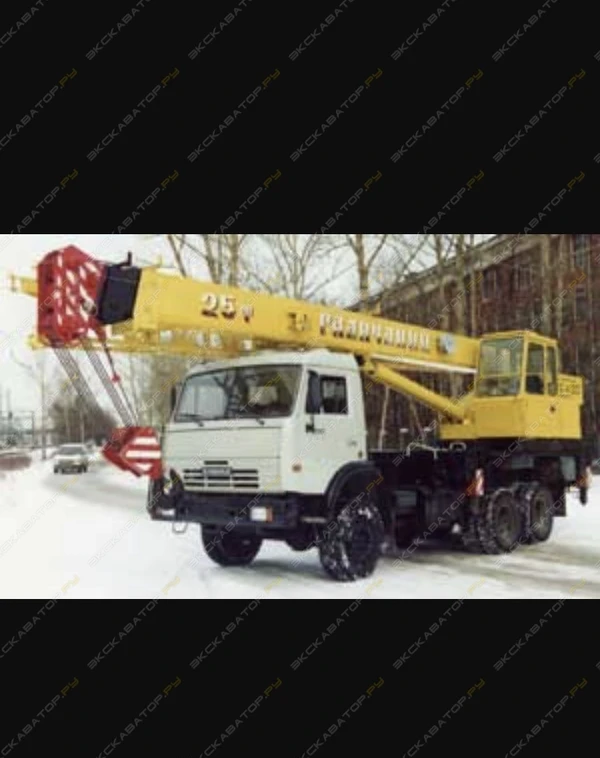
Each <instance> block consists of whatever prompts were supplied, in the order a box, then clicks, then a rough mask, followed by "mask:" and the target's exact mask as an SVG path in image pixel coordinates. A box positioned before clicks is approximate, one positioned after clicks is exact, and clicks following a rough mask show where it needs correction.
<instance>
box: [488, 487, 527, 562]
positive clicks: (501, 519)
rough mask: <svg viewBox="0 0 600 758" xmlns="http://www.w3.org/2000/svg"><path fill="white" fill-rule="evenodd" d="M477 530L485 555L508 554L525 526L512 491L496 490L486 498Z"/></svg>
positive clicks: (522, 514)
mask: <svg viewBox="0 0 600 758" xmlns="http://www.w3.org/2000/svg"><path fill="white" fill-rule="evenodd" d="M478 526H479V528H478V533H479V540H480V543H481V547H482V548H483V551H484V552H485V553H488V554H489V555H498V554H500V553H510V552H511V551H512V550H513V549H514V547H515V546H516V545H517V544H518V542H519V538H520V537H521V535H522V534H523V532H524V530H525V527H526V524H525V518H524V513H523V508H522V507H521V505H520V503H519V500H518V498H517V497H515V494H514V492H513V491H511V490H509V489H498V490H496V491H495V492H493V493H492V494H491V495H490V497H489V498H487V500H486V502H485V505H484V510H483V513H482V517H481V519H480V523H479V525H478Z"/></svg>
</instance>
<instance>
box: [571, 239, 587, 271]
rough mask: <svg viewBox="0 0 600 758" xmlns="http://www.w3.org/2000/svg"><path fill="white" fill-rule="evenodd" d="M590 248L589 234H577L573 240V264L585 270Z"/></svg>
mask: <svg viewBox="0 0 600 758" xmlns="http://www.w3.org/2000/svg"><path fill="white" fill-rule="evenodd" d="M589 249H590V235H589V234H575V235H574V242H573V266H574V267H575V268H579V269H582V270H584V271H585V269H586V262H587V255H588V252H589Z"/></svg>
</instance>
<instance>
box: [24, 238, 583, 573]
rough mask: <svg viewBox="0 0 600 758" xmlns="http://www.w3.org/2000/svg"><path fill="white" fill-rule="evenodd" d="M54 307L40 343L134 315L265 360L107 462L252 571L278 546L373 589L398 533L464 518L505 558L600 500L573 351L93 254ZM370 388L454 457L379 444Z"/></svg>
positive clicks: (180, 400)
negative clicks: (460, 377) (461, 388)
mask: <svg viewBox="0 0 600 758" xmlns="http://www.w3.org/2000/svg"><path fill="white" fill-rule="evenodd" d="M157 293H158V294H157ZM38 298H39V309H38V312H39V317H38V332H39V335H40V338H41V339H43V340H44V341H45V342H46V343H47V344H50V345H52V346H54V347H55V348H57V349H58V350H65V349H68V348H69V347H74V346H75V345H77V344H78V343H79V342H80V341H82V340H86V339H88V338H89V335H90V334H94V335H96V337H97V338H99V339H100V340H103V339H105V337H104V335H105V330H106V327H108V326H112V325H117V324H123V323H126V322H130V323H131V325H132V327H131V328H132V329H141V330H143V331H147V332H161V331H164V330H176V331H187V332H192V331H199V330H205V331H218V332H220V333H222V334H224V335H229V336H232V335H235V336H236V337H237V338H239V339H241V340H250V341H252V344H253V345H255V346H258V347H260V348H265V349H261V350H259V351H258V352H254V353H251V354H246V355H243V354H240V355H239V356H238V357H235V358H227V359H225V360H218V361H215V362H211V363H210V364H204V365H202V366H198V367H194V368H192V369H191V370H190V372H189V374H188V375H187V376H186V378H185V380H184V381H183V382H182V383H181V384H180V385H178V386H177V387H175V388H173V391H172V395H171V405H172V415H171V418H170V421H169V422H168V423H167V425H166V426H165V427H164V428H163V430H162V432H161V434H160V439H158V437H157V435H156V434H155V432H154V430H152V429H148V428H143V427H138V426H136V425H135V423H126V425H125V428H123V429H120V430H117V431H116V432H115V434H114V435H113V439H112V440H111V441H110V442H109V443H108V444H107V446H106V448H105V451H104V453H105V456H106V457H107V458H108V459H109V460H110V461H112V462H113V463H115V464H116V465H118V466H119V467H120V468H122V469H124V470H127V471H131V472H132V473H134V474H135V475H137V476H141V475H147V476H149V478H150V486H149V495H148V512H149V515H150V518H152V519H154V520H157V521H171V522H173V525H174V527H175V525H177V524H189V523H198V524H199V525H200V527H201V537H202V540H203V544H204V547H205V549H206V551H207V553H208V555H209V556H210V557H211V558H212V559H213V560H214V561H216V562H217V563H218V564H221V565H223V566H243V565H247V564H250V563H251V562H252V561H253V560H254V558H255V557H256V556H257V554H258V552H259V550H260V548H261V545H262V542H263V540H265V539H274V540H282V541H285V542H286V543H287V544H288V545H289V546H290V547H291V548H292V549H293V550H297V551H303V550H308V549H310V548H312V547H317V548H318V550H319V554H320V559H321V563H322V565H323V568H324V569H325V571H326V573H327V574H328V575H329V576H330V577H332V578H333V579H335V580H338V581H353V580H356V579H361V578H365V577H368V576H370V575H371V574H372V573H373V571H374V570H375V568H376V565H377V562H378V560H379V558H380V555H381V553H382V546H383V543H384V539H385V538H386V537H387V538H388V539H391V540H393V541H395V542H396V544H397V545H399V546H404V545H406V544H408V543H410V541H411V540H412V539H413V538H415V537H419V536H423V535H425V537H427V536H437V535H440V534H444V533H448V532H450V531H451V530H456V529H455V527H457V526H458V527H459V529H458V531H460V534H461V536H462V541H463V543H464V545H465V547H466V548H467V549H468V550H469V551H473V552H480V553H485V554H499V553H503V552H510V551H511V550H513V549H514V548H515V547H516V546H518V545H522V544H532V543H537V542H544V541H546V540H548V538H549V537H550V534H551V532H552V527H553V520H554V517H564V516H566V515H567V508H566V492H567V490H568V489H569V488H570V487H571V486H573V485H576V486H577V487H578V488H579V492H580V501H581V503H582V504H584V505H585V504H586V503H587V497H588V488H589V486H590V482H591V474H590V469H589V467H588V462H587V460H586V459H585V454H584V449H583V442H582V430H581V406H582V404H583V381H582V379H581V378H579V377H574V376H567V375H564V374H562V373H561V365H560V352H559V348H558V345H557V342H556V340H554V339H550V338H547V337H543V336H541V335H538V334H535V333H533V332H529V331H515V332H507V333H497V334H490V335H485V336H483V337H481V338H480V339H473V338H470V337H466V336H463V335H453V334H448V333H444V332H440V331H435V330H431V329H425V328H422V327H420V326H415V325H411V324H404V323H399V322H396V321H393V320H388V319H384V318H379V317H375V316H370V315H365V314H360V313H354V312H352V311H345V310H343V309H339V308H331V307H323V306H320V305H315V304H312V303H308V302H304V301H299V300H293V299H287V298H282V297H275V296H271V295H268V294H261V293H256V292H251V291H246V290H243V289H238V288H235V287H228V286H224V285H216V284H212V283H208V282H202V281H197V280H193V279H184V278H178V277H173V276H167V275H164V274H161V273H160V272H158V271H157V270H155V269H152V268H139V267H136V266H134V265H132V262H131V258H129V259H128V261H127V262H125V263H122V264H117V265H113V264H108V263H103V262H100V261H96V260H94V259H92V258H90V257H89V256H87V255H86V254H85V253H83V252H81V251H80V250H78V249H77V248H66V249H63V250H59V251H55V252H53V253H50V254H49V255H48V256H46V257H45V258H44V260H43V261H42V262H41V264H40V265H39V269H38ZM415 371H418V372H440V371H447V372H458V373H463V374H469V375H472V376H473V385H472V387H471V389H470V391H469V392H468V394H465V395H463V396H462V397H459V398H450V397H445V396H443V395H441V394H438V393H436V392H434V391H432V390H430V389H428V388H427V387H425V386H423V385H422V384H420V383H419V382H417V381H415V379H414V378H411V377H410V374H411V372H415ZM401 372H402V373H401ZM363 377H365V378H367V381H368V380H371V381H373V382H377V383H379V384H382V385H386V386H388V387H390V388H391V389H393V390H395V391H398V392H401V393H404V394H406V395H408V396H409V397H411V398H413V399H415V400H417V401H419V402H420V403H423V404H424V405H426V406H427V407H429V408H430V409H432V410H434V411H435V412H436V413H437V417H438V423H437V431H438V435H437V436H438V443H437V444H436V446H426V445H423V444H420V443H419V442H418V441H417V442H414V443H412V444H411V445H409V446H408V447H407V449H405V450H402V451H400V450H394V451H371V452H370V451H369V450H368V449H367V427H366V421H365V410H364V399H363V391H364V388H363Z"/></svg>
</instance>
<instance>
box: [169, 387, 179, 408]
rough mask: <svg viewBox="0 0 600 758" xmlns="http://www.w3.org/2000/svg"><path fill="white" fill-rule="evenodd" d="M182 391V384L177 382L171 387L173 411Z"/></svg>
mask: <svg viewBox="0 0 600 758" xmlns="http://www.w3.org/2000/svg"><path fill="white" fill-rule="evenodd" d="M180 392H181V384H175V385H173V387H171V413H173V412H174V411H175V408H176V406H177V401H178V400H179V394H180Z"/></svg>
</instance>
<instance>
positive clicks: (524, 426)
mask: <svg viewBox="0 0 600 758" xmlns="http://www.w3.org/2000/svg"><path fill="white" fill-rule="evenodd" d="M560 369H561V363H560V352H559V348H558V344H557V342H556V340H554V339H551V338H548V337H543V336H541V335H539V334H535V333H533V332H506V333H500V334H494V335H493V336H484V337H482V341H481V350H480V355H479V364H478V368H477V373H476V376H475V381H474V384H473V387H472V388H471V389H472V392H471V394H469V395H468V396H467V397H466V398H465V399H464V401H463V402H464V405H465V410H466V412H465V419H464V421H463V422H462V423H458V424H457V423H449V424H444V425H443V426H442V438H443V439H446V440H451V439H499V438H500V439H507V440H508V439H514V438H515V437H516V438H518V439H554V440H558V439H567V440H568V439H572V440H579V439H581V406H582V404H583V381H582V379H581V378H579V377H574V376H567V375H564V374H561V373H560Z"/></svg>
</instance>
